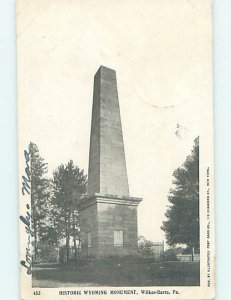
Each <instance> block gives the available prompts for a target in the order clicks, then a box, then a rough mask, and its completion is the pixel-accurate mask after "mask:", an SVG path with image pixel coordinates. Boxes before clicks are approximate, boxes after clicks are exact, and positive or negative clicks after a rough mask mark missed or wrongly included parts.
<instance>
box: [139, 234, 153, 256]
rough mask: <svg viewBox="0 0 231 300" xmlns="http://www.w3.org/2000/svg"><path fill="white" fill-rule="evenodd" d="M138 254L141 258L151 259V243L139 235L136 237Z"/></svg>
mask: <svg viewBox="0 0 231 300" xmlns="http://www.w3.org/2000/svg"><path fill="white" fill-rule="evenodd" d="M138 253H139V255H140V256H142V257H146V258H153V257H154V252H153V242H152V241H149V240H147V239H146V238H145V237H144V236H142V235H140V236H139V237H138Z"/></svg>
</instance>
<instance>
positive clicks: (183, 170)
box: [161, 137, 200, 253]
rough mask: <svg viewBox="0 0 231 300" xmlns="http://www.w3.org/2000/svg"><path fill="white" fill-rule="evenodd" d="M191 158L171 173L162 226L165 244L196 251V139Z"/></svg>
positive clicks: (197, 184) (197, 228) (197, 171)
mask: <svg viewBox="0 0 231 300" xmlns="http://www.w3.org/2000/svg"><path fill="white" fill-rule="evenodd" d="M194 142H195V144H194V147H193V150H192V152H191V155H189V156H188V157H187V158H186V161H185V162H184V164H183V165H182V166H181V167H179V168H178V169H176V170H175V171H174V173H173V176H174V180H173V184H174V185H175V188H174V189H171V190H170V192H169V195H168V200H169V202H170V206H169V207H168V210H167V212H166V214H165V216H166V217H167V221H165V222H163V226H162V227H161V229H162V230H164V231H165V234H166V239H167V243H168V245H170V246H175V245H176V244H185V245H187V246H188V247H190V248H191V249H192V253H193V251H194V248H199V246H200V244H199V137H198V138H197V139H195V141H194Z"/></svg>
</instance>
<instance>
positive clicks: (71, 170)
mask: <svg viewBox="0 0 231 300" xmlns="http://www.w3.org/2000/svg"><path fill="white" fill-rule="evenodd" d="M86 177H87V176H86V175H84V170H80V169H79V167H77V166H75V165H74V163H73V161H72V160H70V161H69V162H68V163H67V165H65V166H64V165H63V164H61V165H60V166H59V167H58V168H57V169H56V170H55V171H54V173H53V184H54V198H53V207H54V222H55V226H56V230H57V232H58V238H59V239H61V238H65V240H66V252H67V260H69V248H70V239H71V238H73V243H74V247H75V258H76V256H77V243H76V242H77V240H79V217H78V209H77V202H78V201H79V200H80V199H81V198H82V197H83V196H84V195H85V193H86V185H87V179H86Z"/></svg>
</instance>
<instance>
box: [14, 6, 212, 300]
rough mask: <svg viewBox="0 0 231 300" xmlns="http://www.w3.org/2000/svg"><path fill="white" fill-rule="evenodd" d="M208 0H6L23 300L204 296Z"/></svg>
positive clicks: (208, 249) (207, 285) (208, 291)
mask: <svg viewBox="0 0 231 300" xmlns="http://www.w3.org/2000/svg"><path fill="white" fill-rule="evenodd" d="M211 19H212V18H211V1H209V0H144V1H142V0H127V1H122V0H98V1H95V0H17V80H18V140H19V144H18V147H19V150H18V157H19V203H20V204H19V207H20V212H19V232H20V281H21V299H23V300H31V299H41V300H48V299H49V300H50V299H62V300H66V299H93V300H94V299H106V300H111V299H130V298H132V299H138V300H143V299H165V300H168V299H175V300H178V299H179V300H180V299H184V300H186V299H195V300H196V299H198V300H206V299H214V297H215V237H214V232H215V230H214V161H213V155H214V152H213V95H212V90H213V87H212V77H213V76H212V24H211Z"/></svg>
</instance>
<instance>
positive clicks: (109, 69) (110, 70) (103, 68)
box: [96, 65, 115, 73]
mask: <svg viewBox="0 0 231 300" xmlns="http://www.w3.org/2000/svg"><path fill="white" fill-rule="evenodd" d="M99 71H106V72H115V70H113V69H111V68H108V67H105V66H103V65H101V66H100V67H99V69H98V70H97V72H96V73H98V72H99Z"/></svg>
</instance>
